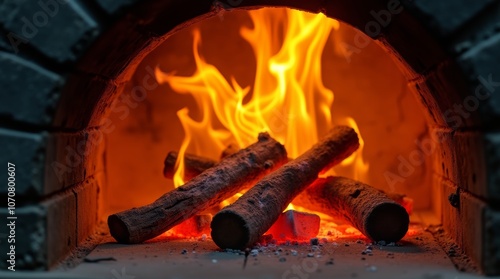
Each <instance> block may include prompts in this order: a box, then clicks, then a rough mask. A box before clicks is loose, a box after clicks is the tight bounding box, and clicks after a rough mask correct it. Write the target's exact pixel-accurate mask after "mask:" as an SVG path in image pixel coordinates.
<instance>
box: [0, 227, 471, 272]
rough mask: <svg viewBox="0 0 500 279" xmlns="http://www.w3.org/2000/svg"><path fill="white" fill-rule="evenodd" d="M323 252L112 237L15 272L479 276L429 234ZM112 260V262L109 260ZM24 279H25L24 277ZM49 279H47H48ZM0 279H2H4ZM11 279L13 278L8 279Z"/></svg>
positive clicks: (347, 242) (325, 246)
mask: <svg viewBox="0 0 500 279" xmlns="http://www.w3.org/2000/svg"><path fill="white" fill-rule="evenodd" d="M320 244H321V245H319V246H316V247H313V246H312V245H311V244H309V243H303V244H298V245H297V244H295V245H294V244H290V245H285V244H284V245H276V246H274V247H273V246H272V245H271V247H269V246H268V247H262V248H260V251H259V252H258V254H255V251H253V252H254V254H255V255H252V253H251V254H250V255H249V256H248V258H247V263H246V267H245V268H243V264H244V261H245V255H244V253H238V252H222V251H220V250H219V249H218V248H217V247H216V245H215V244H214V243H213V242H212V241H211V240H209V239H208V240H204V241H202V240H173V239H168V238H166V237H163V238H161V237H159V238H157V239H155V240H153V241H150V242H147V243H144V244H139V245H122V244H117V243H115V242H114V241H113V239H112V238H111V237H109V236H106V237H104V240H103V241H102V243H101V244H100V245H98V246H97V247H96V248H95V249H94V250H93V251H92V252H91V253H90V254H88V255H87V256H86V258H85V259H87V261H88V260H99V259H101V261H97V262H95V263H91V262H81V263H80V264H79V265H78V266H76V267H75V268H66V267H64V266H61V267H60V268H58V269H56V270H55V271H51V272H46V273H40V274H39V275H40V276H36V275H37V274H34V273H29V276H28V274H26V273H24V275H23V273H19V272H16V274H14V275H16V277H14V278H36V277H39V278H111V279H140V278H162V279H163V278H289V279H292V278H293V279H296V278H297V279H308V278H397V279H403V278H423V279H444V278H450V279H464V278H479V277H480V276H478V275H475V274H470V273H464V272H459V271H457V270H456V268H455V266H454V264H453V263H452V261H451V260H450V258H449V257H448V256H447V255H446V253H445V252H444V251H443V249H442V248H441V247H440V246H439V245H438V243H437V242H436V240H435V239H434V238H433V237H432V235H431V234H430V233H428V232H425V231H421V232H420V233H418V234H417V235H413V236H406V237H405V238H404V239H403V240H402V241H401V242H400V246H378V245H372V249H371V250H372V253H367V252H369V251H367V246H368V245H369V244H366V243H365V240H360V239H338V240H336V241H335V242H334V241H328V242H327V243H324V242H323V241H322V240H321V239H320ZM106 258H107V259H108V260H102V259H106ZM110 259H111V260H110ZM23 276H25V277H23ZM47 276H48V277H47ZM0 277H2V276H1V274H0ZM9 277H10V278H13V277H11V276H9Z"/></svg>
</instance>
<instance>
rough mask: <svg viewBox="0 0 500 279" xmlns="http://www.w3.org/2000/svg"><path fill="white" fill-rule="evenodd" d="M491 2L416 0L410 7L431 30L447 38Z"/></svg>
mask: <svg viewBox="0 0 500 279" xmlns="http://www.w3.org/2000/svg"><path fill="white" fill-rule="evenodd" d="M493 2H495V0H475V1H470V0H454V1H435V0H418V1H411V4H410V5H413V6H414V7H415V8H417V9H418V11H419V12H420V14H421V16H422V18H421V20H422V21H424V22H428V24H429V28H430V29H431V30H434V31H437V32H438V33H439V34H440V35H441V36H448V35H451V34H452V33H454V32H456V31H457V30H458V29H459V28H460V27H461V26H462V25H463V24H464V23H465V22H467V21H468V20H470V19H472V18H473V17H474V16H476V15H477V14H478V13H479V12H480V11H481V10H483V9H485V8H486V7H487V6H488V5H489V4H491V3H493Z"/></svg>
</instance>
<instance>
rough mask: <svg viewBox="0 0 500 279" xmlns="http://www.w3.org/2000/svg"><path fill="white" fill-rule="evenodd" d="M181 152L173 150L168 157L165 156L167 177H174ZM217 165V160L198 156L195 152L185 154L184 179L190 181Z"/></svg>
mask: <svg viewBox="0 0 500 279" xmlns="http://www.w3.org/2000/svg"><path fill="white" fill-rule="evenodd" d="M178 157H179V153H177V152H175V151H171V152H169V153H168V155H167V158H165V162H164V168H163V175H164V176H165V177H166V178H173V177H174V174H175V163H176V162H177V158H178ZM215 165H217V162H216V161H214V160H210V159H207V158H204V157H200V156H196V155H193V154H189V153H185V154H184V177H183V178H184V181H189V180H191V179H192V178H194V177H196V176H198V175H199V174H200V173H202V172H204V171H205V170H207V169H209V168H211V167H213V166H215Z"/></svg>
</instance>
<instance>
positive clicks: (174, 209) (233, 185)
mask: <svg viewBox="0 0 500 279" xmlns="http://www.w3.org/2000/svg"><path fill="white" fill-rule="evenodd" d="M286 161H287V154H286V150H285V148H284V146H283V145H281V144H280V143H279V142H277V141H275V140H274V139H273V138H271V137H270V136H269V135H268V134H267V133H262V134H260V135H259V138H258V142H257V143H255V144H252V145H251V146H249V147H247V148H245V149H242V150H240V151H238V152H237V153H235V154H233V155H231V156H228V157H226V158H224V159H223V160H222V161H221V162H220V163H219V164H217V165H216V166H214V167H212V168H209V169H207V170H206V171H204V172H203V173H201V174H200V175H198V176H196V177H195V178H193V179H192V180H190V181H189V182H187V183H186V184H184V185H183V186H181V187H178V188H176V189H175V190H173V191H170V192H168V193H166V194H164V195H163V196H161V197H160V198H159V199H157V200H156V201H154V202H153V203H151V204H149V205H146V206H142V207H138V208H132V209H129V210H126V211H123V212H119V213H116V214H113V215H110V216H109V217H108V226H109V230H110V232H111V235H112V236H113V237H114V238H115V239H116V240H117V241H118V242H120V243H140V242H143V241H146V240H148V239H151V238H153V237H156V236H158V235H160V234H161V233H163V232H165V231H167V230H168V229H170V228H172V227H173V226H175V225H177V224H179V223H181V222H182V221H184V220H186V219H188V218H190V217H192V216H194V215H195V214H196V213H198V212H200V211H203V210H205V209H207V208H210V207H212V206H214V205H216V204H218V203H220V202H221V201H223V200H225V199H227V198H229V197H231V196H233V195H234V194H236V193H237V192H239V191H240V190H241V189H242V188H245V187H247V186H250V185H252V184H254V183H255V182H256V181H258V180H259V179H260V178H262V177H263V176H264V175H266V174H268V173H270V172H271V171H273V170H274V169H276V168H278V167H279V166H281V165H282V164H284V163H285V162H286Z"/></svg>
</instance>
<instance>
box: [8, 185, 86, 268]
mask: <svg viewBox="0 0 500 279" xmlns="http://www.w3.org/2000/svg"><path fill="white" fill-rule="evenodd" d="M15 216H16V217H17V220H16V244H15V245H16V247H15V248H16V258H17V261H16V270H19V269H21V270H25V269H48V268H50V267H52V266H53V265H54V264H55V263H57V262H58V261H59V260H61V259H62V258H63V257H65V256H66V255H67V254H68V253H69V252H70V251H71V250H72V249H74V248H75V247H76V243H77V239H76V229H77V226H76V197H75V195H74V193H73V192H72V191H68V192H65V193H63V194H61V195H58V196H55V197H53V198H51V199H49V200H47V201H44V202H43V203H41V204H40V205H32V206H25V207H19V208H17V209H16V210H15ZM0 218H2V219H3V220H6V218H7V210H6V208H1V210H0ZM0 233H3V234H8V233H9V232H8V231H7V229H6V226H1V227H0ZM7 244H8V243H5V242H2V243H1V244H0V248H1V249H2V251H7V248H8V246H7ZM9 248H10V247H9ZM6 257H7V255H6V253H2V254H0V267H1V268H2V269H5V268H6V265H7V262H6Z"/></svg>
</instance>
